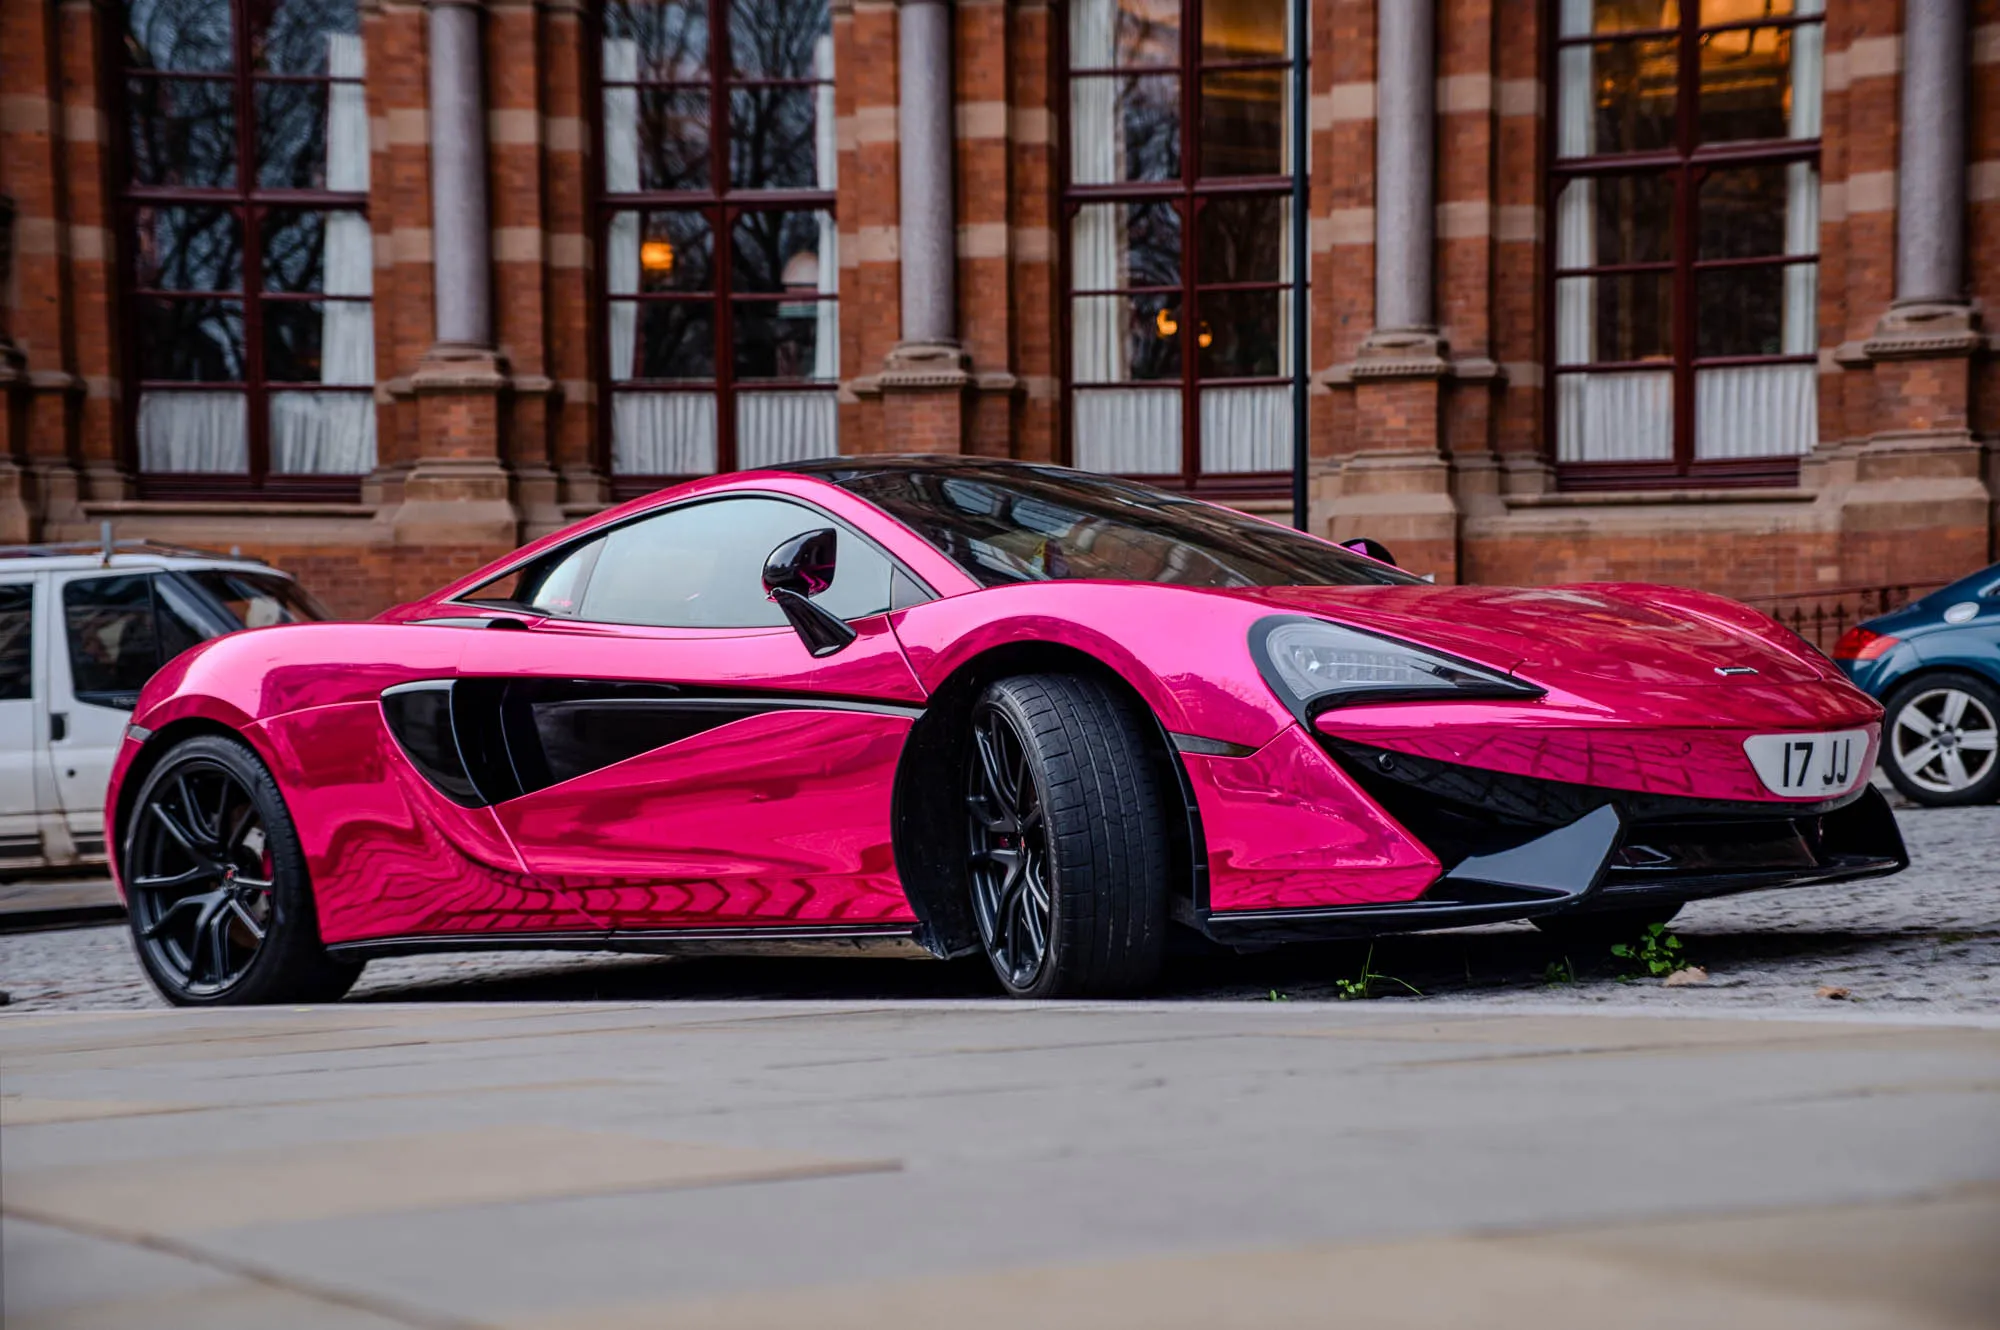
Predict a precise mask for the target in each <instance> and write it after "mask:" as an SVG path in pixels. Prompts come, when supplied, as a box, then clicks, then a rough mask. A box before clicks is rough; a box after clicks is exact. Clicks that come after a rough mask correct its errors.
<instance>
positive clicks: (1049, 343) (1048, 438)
mask: <svg viewBox="0 0 2000 1330" xmlns="http://www.w3.org/2000/svg"><path fill="white" fill-rule="evenodd" d="M1006 9H1007V14H1008V19H1009V21H1010V23H1011V25H1012V28H1011V34H1010V45H1009V47H1008V51H1009V67H1010V77H1009V84H1008V91H1007V123H1006V132H1007V175H1006V176H1005V177H1004V179H1005V180H1007V181H1008V182H1009V183H1008V186H1007V193H1008V197H1009V213H1008V218H1009V222H1010V224H1011V226H1012V228H1013V230H1012V233H1011V234H1010V236H1009V243H1008V251H1007V254H1008V290H1009V291H1010V293H1011V298H1012V299H1011V303H1012V310H1013V322H1012V325H1011V327H1010V330H1009V331H1010V334H1011V337H1010V355H1011V357H1012V359H1011V361H1010V365H1009V367H1010V369H1011V370H1012V372H1013V376H1014V383H1013V386H1012V401H1013V403H1014V412H1013V415H1014V432H1013V440H1012V445H1013V446H1012V451H1013V455H1014V456H1015V457H1019V458H1023V459H1028V460H1034V461H1055V460H1058V458H1059V457H1060V440H1061V438H1062V422H1061V420H1060V418H1059V415H1058V412H1059V411H1060V403H1061V397H1062V394H1061V392H1060V391H1059V385H1060V384H1061V382H1062V366H1061V365H1059V364H1058V363H1057V361H1056V356H1057V353H1058V350H1059V348H1060V345H1061V340H1060V339H1059V338H1058V337H1057V336H1056V331H1057V329H1058V328H1059V327H1061V322H1060V321H1061V319H1062V318H1063V317H1064V310H1065V308H1066V298H1065V296H1064V293H1063V292H1061V291H1059V290H1057V289H1056V274H1057V268H1056V257H1057V255H1058V254H1059V253H1060V252H1061V250H1060V247H1061V243H1062V242H1061V239H1060V237H1059V236H1058V234H1057V231H1056V228H1057V225H1058V214H1057V213H1056V209H1055V199H1056V191H1057V189H1058V188H1059V187H1060V185H1061V182H1060V181H1058V180H1057V179H1056V170H1055V168H1056V162H1057V160H1058V154H1057V151H1056V129H1057V126H1058V125H1059V124H1060V123H1061V122H1060V121H1059V120H1058V118H1057V116H1056V98H1058V97H1060V96H1063V95H1064V93H1063V91H1062V88H1063V84H1062V81H1061V79H1060V77H1059V76H1058V75H1057V74H1056V72H1055V68H1054V60H1055V55H1054V51H1055V34H1054V26H1055V24H1056V23H1058V22H1060V21H1061V19H1060V17H1059V16H1058V14H1057V13H1056V11H1055V10H1054V9H1053V8H1052V7H1051V6H1050V5H1049V4H1047V3H1046V0H1014V3H1012V4H1009V5H1007V7H1006ZM959 59H960V61H961V67H962V68H968V67H970V66H971V65H972V64H974V63H978V62H981V61H983V59H984V57H983V55H982V54H981V53H980V52H977V51H975V50H973V49H971V48H970V47H968V46H966V45H965V44H963V43H961V45H960V48H959ZM974 187H975V182H974V181H973V180H970V179H969V180H968V181H967V188H968V190H970V189H972V188H974ZM968 289H970V288H968ZM982 314H983V307H978V306H976V307H975V312H974V315H973V317H972V319H970V320H968V325H969V329H970V328H976V327H977V326H978V325H979V324H980V323H981V322H983V318H982ZM973 354H974V356H975V357H979V358H980V359H979V361H978V362H976V363H980V364H981V365H982V370H983V365H984V355H985V352H984V351H983V350H981V349H980V348H979V347H978V346H977V344H975V347H974V350H973ZM981 382H982V383H984V382H985V378H984V375H983V373H982V378H981ZM986 409H987V408H985V407H982V408H981V410H982V412H983V411H985V410H986ZM975 448H976V450H978V451H985V450H986V445H985V443H984V441H983V440H981V439H975Z"/></svg>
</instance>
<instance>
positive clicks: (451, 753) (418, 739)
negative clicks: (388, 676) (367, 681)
mask: <svg viewBox="0 0 2000 1330" xmlns="http://www.w3.org/2000/svg"><path fill="white" fill-rule="evenodd" d="M382 714H383V715H384V716H385V717H387V719H388V721H389V732H390V733H391V734H393V735H395V736H396V742H397V743H399V744H401V745H402V746H403V752H404V753H405V754H406V755H407V756H408V757H409V759H410V764H411V765H412V766H414V767H415V768H416V769H417V770H418V771H420V772H422V773H423V776H424V779H425V780H427V781H429V782H430V783H431V784H432V785H435V786H436V787H437V788H438V792H439V793H441V794H443V795H444V796H445V797H446V798H447V799H450V800H451V801H452V802H453V803H455V804H460V805H463V806H464V807H466V808H478V807H480V806H481V805H483V804H484V803H485V802H486V800H485V799H483V798H481V797H480V794H479V791H478V789H477V788H475V787H474V785H473V783H472V778H471V776H469V775H467V774H466V770H465V758H464V756H463V755H462V754H461V753H460V752H459V750H458V737H457V735H456V734H454V733H453V731H452V724H451V681H450V680H449V679H427V680H425V681H423V682H422V683H406V684H398V685H397V686H396V687H394V688H388V689H384V690H383V692H382Z"/></svg>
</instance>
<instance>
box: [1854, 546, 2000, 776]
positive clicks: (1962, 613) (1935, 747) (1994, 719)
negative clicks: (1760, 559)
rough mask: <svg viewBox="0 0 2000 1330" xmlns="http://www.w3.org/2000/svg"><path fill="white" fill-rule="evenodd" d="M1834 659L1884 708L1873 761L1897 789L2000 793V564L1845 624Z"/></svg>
mask: <svg viewBox="0 0 2000 1330" xmlns="http://www.w3.org/2000/svg"><path fill="white" fill-rule="evenodd" d="M1833 658H1834V660H1835V661H1837V662H1838V663H1839V665H1840V667H1841V668H1842V669H1843V670H1846V671H1847V674H1848V677H1849V678H1851V679H1853V680H1854V682H1855V683H1856V684H1858V685H1860V687H1861V688H1863V689H1864V690H1866V691H1867V692H1868V693H1869V695H1870V696H1872V697H1874V698H1876V699H1877V700H1879V701H1880V702H1881V703H1882V705H1883V707H1884V708H1886V709H1887V711H1888V714H1887V715H1886V716H1884V717H1883V720H1882V759H1881V760H1882V769H1883V770H1884V771H1886V772H1888V773H1889V779H1890V780H1892V781H1894V782H1895V783H1896V788H1897V789H1899V790H1901V791H1902V792H1903V793H1904V794H1906V795H1908V796H1909V797H1910V798H1911V799H1914V800H1915V801H1916V802H1918V803H1922V804H1935V805H1948V804H1983V803H1992V802H1994V801H1995V800H1996V799H2000V563H1996V564H1994V565H1993V566H1992V567H1991V568H1987V569H1984V570H1982V571H1980V572H1976V573H1974V574H1973V575H1972V576H1970V577H1964V578H1960V579H1959V580H1958V581H1956V582H1953V583H1952V584H1951V585H1950V586H1948V587H1945V588H1944V589H1943V590H1942V591H1933V592H1932V593H1931V594H1930V595H1928V596H1925V597H1924V598H1923V599H1922V600H1919V601H1915V602H1913V603H1911V604H1908V605H1905V606H1904V607H1903V608H1902V609H1900V610H1897V611H1896V612H1894V613H1893V614H1884V615H1882V616H1881V617H1880V618H1875V619H1870V620H1868V621H1867V622H1866V623H1863V624H1861V625H1859V626H1857V627H1854V628H1850V629H1849V630H1848V631H1847V633H1846V634H1845V635H1844V636H1842V637H1841V639H1840V641H1839V643H1837V644H1836V645H1835V646H1834V648H1833Z"/></svg>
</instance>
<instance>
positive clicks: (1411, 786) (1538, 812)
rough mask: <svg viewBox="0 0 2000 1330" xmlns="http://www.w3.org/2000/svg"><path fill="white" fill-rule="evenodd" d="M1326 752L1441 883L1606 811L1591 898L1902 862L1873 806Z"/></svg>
mask: <svg viewBox="0 0 2000 1330" xmlns="http://www.w3.org/2000/svg"><path fill="white" fill-rule="evenodd" d="M1321 742H1322V743H1323V744H1324V745H1325V747H1326V750H1327V752H1328V753H1329V754H1330V755H1331V756H1332V757H1333V759H1334V760H1335V761H1336V762H1337V763H1339V764H1340V766H1341V768H1342V770H1344V771H1346V772H1347V774H1348V775H1350V776H1351V777H1353V778H1354V781H1355V783H1356V784H1358V785H1360V786H1361V788H1362V789H1363V790H1365V791H1366V792H1367V793H1368V795H1369V797H1370V798H1372V799H1374V800H1375V801H1376V802H1377V803H1378V804H1380V805H1381V806H1382V809H1383V811H1384V812H1386V813H1388V814H1389V816H1390V817H1392V818H1394V819H1396V821H1397V822H1398V823H1400V824H1401V825H1402V826H1403V827H1404V828H1405V829H1406V830H1407V831H1409V833H1410V834H1411V835H1412V836H1415V837H1416V838H1417V839H1418V840H1419V841H1421V842H1423V844H1424V846H1425V848H1427V849H1428V850H1430V852H1431V853H1432V854H1434V855H1436V856H1437V858H1438V860H1439V862H1440V863H1441V864H1443V866H1444V868H1445V871H1446V872H1449V871H1450V870H1451V869H1453V868H1455V867H1456V866H1457V865H1458V864H1460V863H1462V862H1463V861H1464V860H1465V859H1467V858H1469V857H1471V856H1474V855H1489V854H1495V853H1498V852H1500V851H1503V850H1510V849H1513V848H1515V847H1516V846H1520V845H1525V844H1527V843H1528V842H1530V841H1533V840H1536V839H1538V838H1539V837H1541V836H1543V835H1546V834H1547V833H1548V832H1549V831H1550V830H1551V829H1553V828H1555V827H1561V826H1568V825H1569V824H1570V823H1572V822H1575V821H1576V820H1578V819H1579V818H1582V817H1584V816H1586V815H1587V814H1589V813H1591V812H1594V811H1595V810H1597V809H1599V808H1602V807H1604V806H1605V805H1607V804H1609V805H1612V806H1613V807H1615V808H1617V810H1618V813H1619V816H1620V818H1621V819H1622V820H1623V821H1624V824H1625V827H1624V831H1623V833H1622V834H1621V836H1620V837H1619V840H1618V843H1617V844H1616V846H1615V847H1614V848H1613V850H1612V852H1611V857H1610V861H1609V863H1608V864H1607V865H1606V867H1605V873H1604V879H1603V884H1602V888H1601V893H1602V894H1604V895H1613V894H1618V895H1623V894H1627V893H1633V892H1653V891H1664V892H1669V893H1671V894H1674V895H1678V896H1689V895H1706V894H1718V893H1721V892H1725V891H1737V890H1748V889H1752V888H1755V887H1760V886H1781V885H1793V884H1799V883H1803V882H1808V881H1827V880H1832V879H1835V878H1842V877H1852V876H1860V875H1863V874H1868V873H1878V872H1889V871H1893V870H1894V869H1895V868H1899V867H1903V866H1905V865H1906V864H1907V863H1908V859H1907V857H1906V855H1905V854H1904V850H1903V842H1902V836H1901V833H1900V832H1898V831H1897V829H1896V823H1895V818H1894V816H1893V815H1892V814H1891V813H1890V812H1889V808H1888V805H1887V803H1886V802H1885V801H1884V800H1883V799H1882V797H1881V795H1880V794H1878V793H1876V792H1875V791H1873V790H1872V789H1870V788H1869V787H1868V786H1866V785H1863V786H1862V787H1861V788H1860V789H1857V790H1855V791H1854V792H1852V793H1850V794H1847V795H1843V796H1842V797H1841V798H1839V799H1834V800H1828V801H1825V802H1822V803H1814V804H1805V805H1790V806H1787V807H1786V808H1785V811H1784V813H1783V815H1779V816H1774V815H1773V810H1772V806H1771V805H1769V804H1758V803H1740V802H1735V801H1728V800H1712V799H1688V798H1681V797H1678V796H1673V795H1656V794H1641V793H1636V792H1633V791H1630V790H1614V789H1609V788H1604V787H1600V786H1592V785H1576V784H1570V783H1567V782H1564V781H1551V780H1539V779H1537V778H1535V777H1532V776H1519V775H1514V774H1512V773H1509V772H1500V771H1488V770H1485V769H1483V768H1479V767H1467V766H1460V765H1458V764H1456V763H1451V762H1441V761H1438V760H1437V759H1435V758H1424V757H1413V756H1411V755H1409V754H1407V753H1397V752H1391V751H1389V750H1387V749H1382V748H1375V747H1372V746H1370V745H1367V744H1359V743H1354V742H1352V741H1350V740H1345V739H1332V738H1325V737H1322V740H1321Z"/></svg>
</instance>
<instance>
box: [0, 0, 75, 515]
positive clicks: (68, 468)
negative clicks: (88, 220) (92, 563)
mask: <svg viewBox="0 0 2000 1330" xmlns="http://www.w3.org/2000/svg"><path fill="white" fill-rule="evenodd" d="M63 31H64V24H63V19H62V16H61V14H60V13H59V7H58V5H57V4H56V3H55V0H27V2H26V3H16V4H7V5H0V98H4V102H0V105H4V106H5V107H6V108H7V109H6V114H5V116H4V117H0V190H4V191H5V193H6V194H7V196H8V199H9V201H10V205H11V206H10V208H9V211H10V214H11V217H10V222H9V226H8V232H9V238H8V242H7V245H8V256H7V258H6V259H5V260H4V261H5V262H6V263H7V264H8V266H9V267H10V268H11V285H9V286H7V287H6V288H4V290H5V292H6V293H7V294H10V295H11V296H12V309H11V312H10V316H9V320H8V329H7V336H8V344H7V346H6V347H5V348H4V354H0V376H4V382H5V385H6V388H7V411H6V422H7V423H6V426H5V428H6V429H7V440H6V442H7V447H6V449H5V450H4V451H0V468H4V469H0V521H4V522H5V524H6V526H7V528H8V529H9V530H10V531H11V532H13V533H14V534H15V536H16V537H17V538H22V539H25V538H28V537H31V536H37V535H39V534H40V531H39V530H36V529H35V528H36V527H37V526H38V525H39V523H38V522H37V521H36V520H35V516H34V515H38V516H39V517H40V518H41V519H42V520H44V521H45V520H47V519H48V518H49V517H50V516H51V514H53V515H54V516H55V517H57V518H65V517H69V516H71V515H74V514H77V513H79V511H80V510H79V509H78V507H77V505H78V503H79V501H80V500H81V498H82V497H83V483H82V477H81V475H80V474H79V469H78V467H77V455H76V445H77V426H78V423H79V421H80V419H81V407H82V402H83V386H84V385H83V379H82V377H81V376H80V375H78V374H77V373H76V370H75V363H76V362H75V354H76V352H75V328H74V321H73V317H72V315H73V295H72V287H71V284H70V281H69V216H68V212H69V209H68V191H67V188H66V184H67V172H68V165H67V162H66V161H65V154H64V148H65V146H66V140H65V135H64V133H63V130H64V125H63V106H62V34H63Z"/></svg>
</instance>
